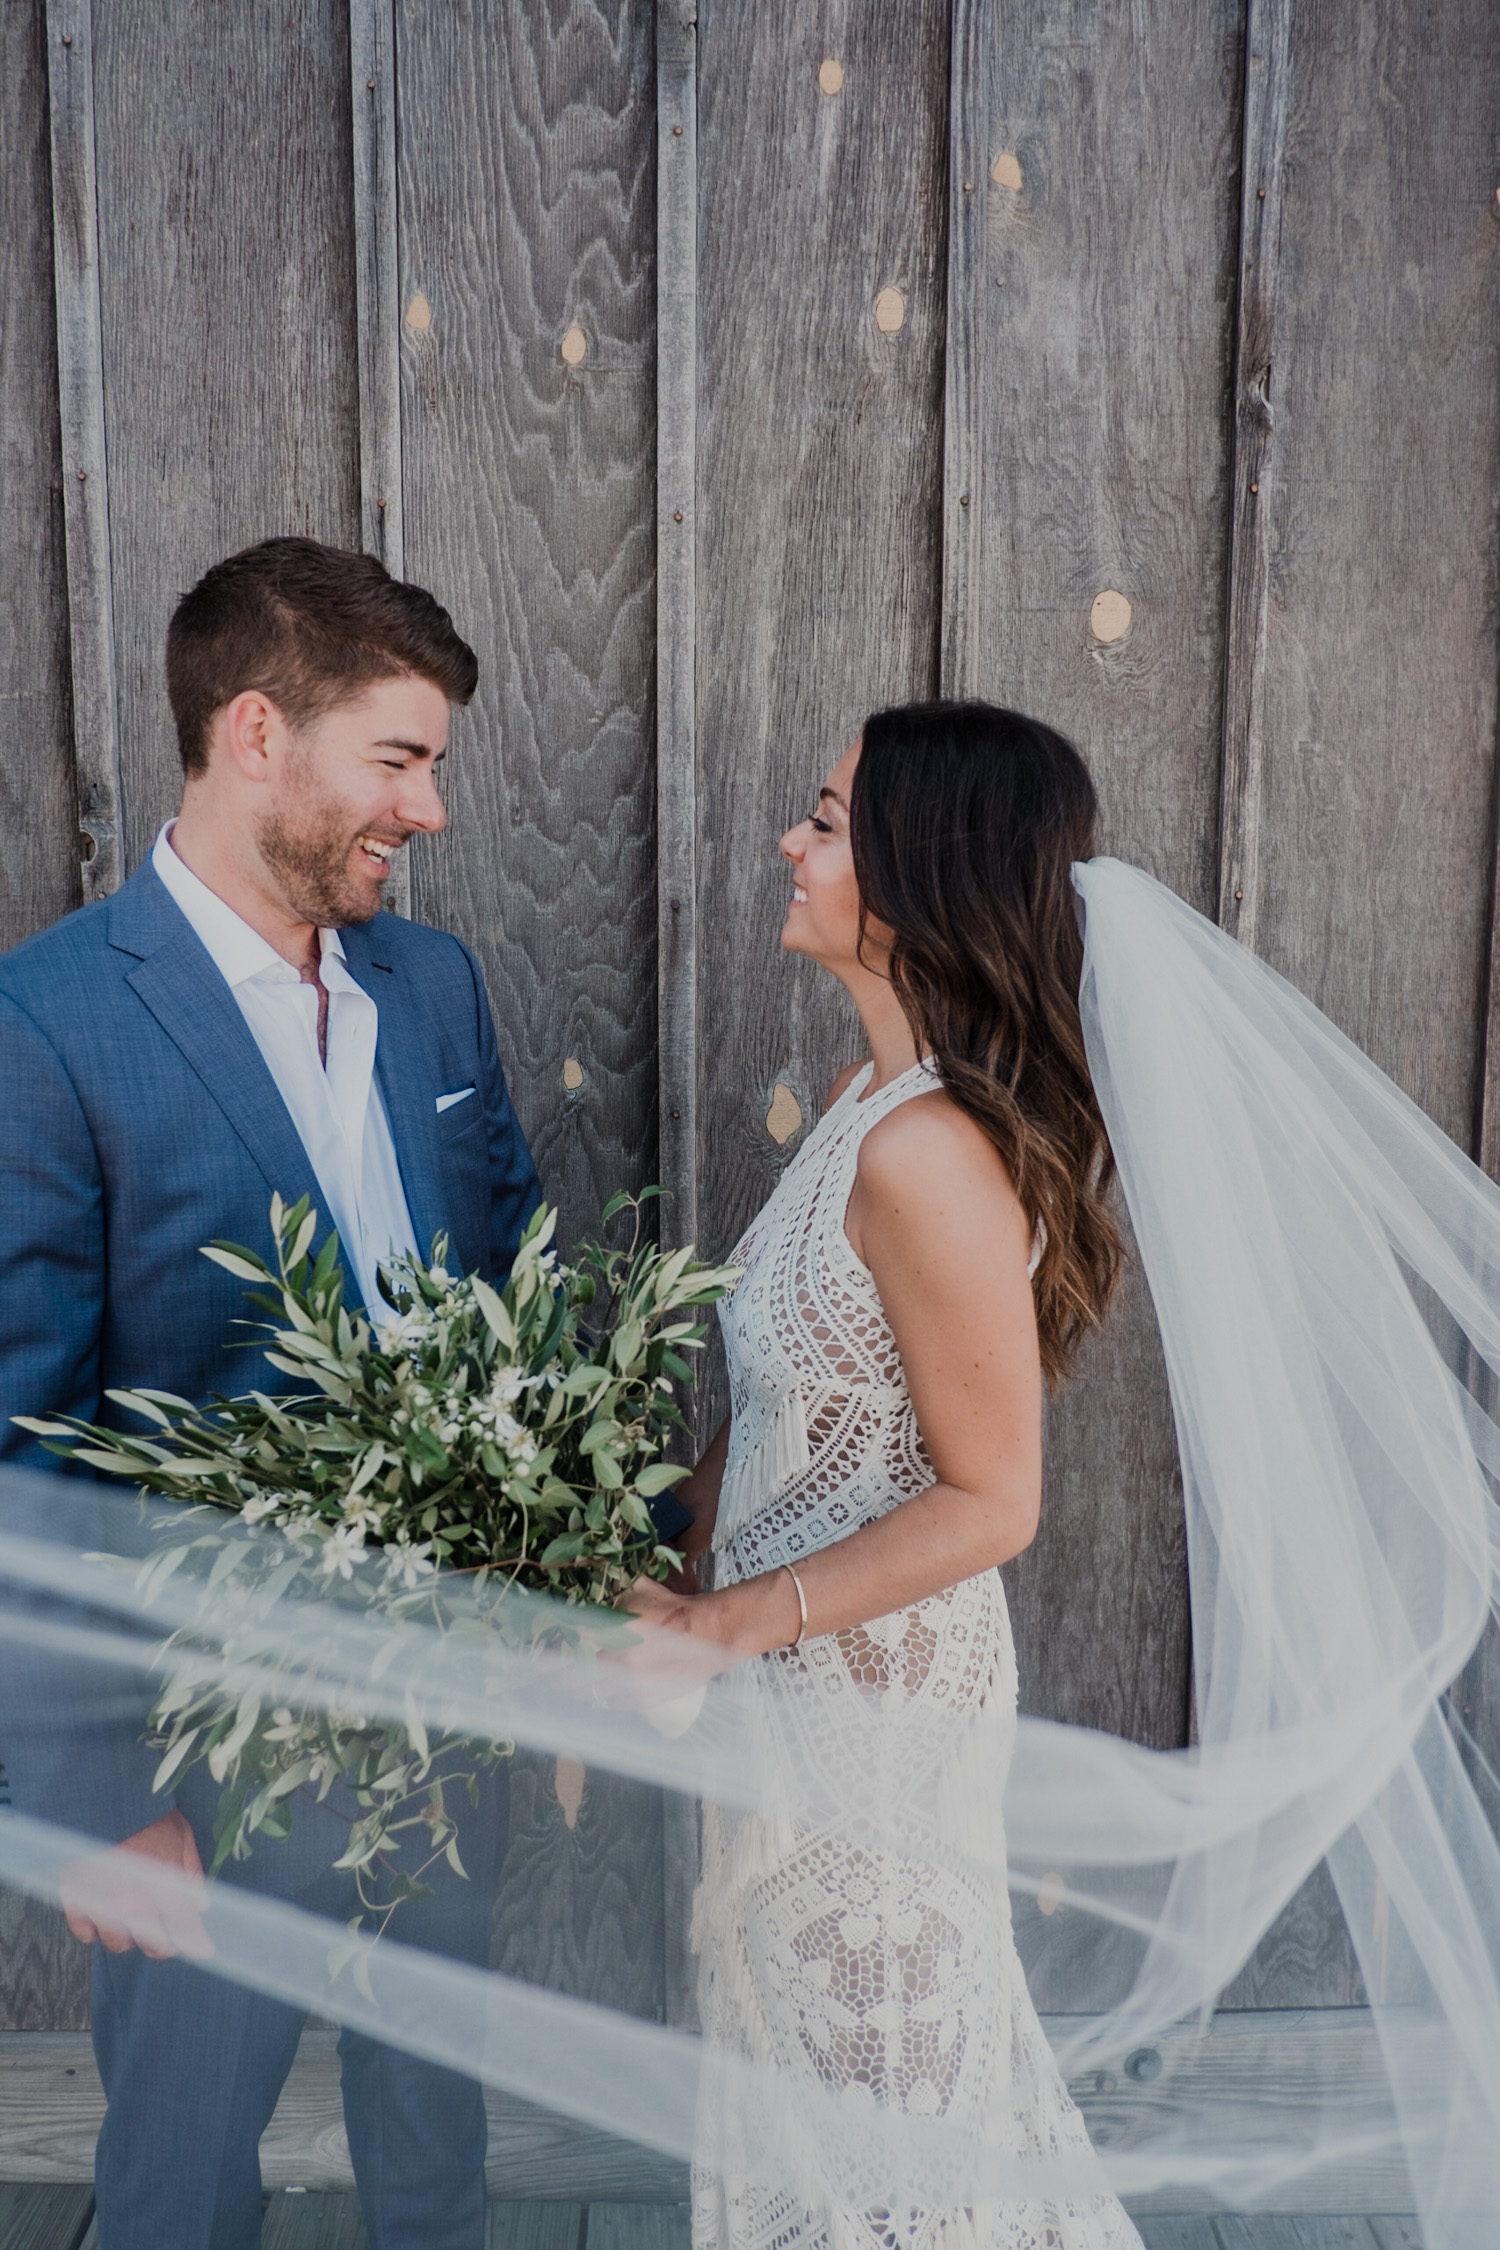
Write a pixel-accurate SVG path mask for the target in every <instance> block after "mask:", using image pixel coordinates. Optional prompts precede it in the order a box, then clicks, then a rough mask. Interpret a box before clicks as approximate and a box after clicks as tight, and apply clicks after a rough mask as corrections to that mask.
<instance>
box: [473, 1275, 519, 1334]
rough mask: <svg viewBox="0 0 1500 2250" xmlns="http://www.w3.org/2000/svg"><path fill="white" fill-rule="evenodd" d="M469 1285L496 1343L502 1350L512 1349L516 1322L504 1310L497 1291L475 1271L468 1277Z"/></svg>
mask: <svg viewBox="0 0 1500 2250" xmlns="http://www.w3.org/2000/svg"><path fill="white" fill-rule="evenodd" d="M469 1287H470V1288H471V1289H472V1290H473V1292H474V1302H475V1304H477V1305H478V1307H479V1310H480V1311H481V1313H483V1315H484V1324H485V1326H486V1328H488V1330H489V1332H490V1334H491V1335H492V1336H493V1337H494V1339H495V1341H496V1343H497V1344H498V1345H499V1346H500V1347H501V1349H502V1350H503V1351H507V1352H510V1351H514V1350H515V1347H516V1324H515V1322H514V1320H512V1318H511V1316H510V1314H509V1313H508V1312H507V1311H506V1309H505V1305H504V1302H503V1301H502V1299H501V1297H500V1294H499V1292H498V1291H497V1290H494V1289H492V1288H491V1287H490V1285H489V1283H488V1282H487V1281H481V1280H480V1278H479V1276H478V1274H477V1273H476V1274H474V1275H472V1276H471V1277H470V1281H469Z"/></svg>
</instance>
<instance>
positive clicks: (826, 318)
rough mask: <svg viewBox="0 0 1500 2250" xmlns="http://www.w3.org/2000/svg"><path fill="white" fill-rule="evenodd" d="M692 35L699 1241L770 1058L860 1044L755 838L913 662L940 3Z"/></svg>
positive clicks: (933, 624) (732, 1191) (722, 1230)
mask: <svg viewBox="0 0 1500 2250" xmlns="http://www.w3.org/2000/svg"><path fill="white" fill-rule="evenodd" d="M698 49H699V55H698V73H699V78H698V86H699V124H698V133H699V166H700V178H701V182H702V187H701V195H700V204H699V243H698V257H699V332H700V336H701V338H702V345H701V351H700V377H699V405H698V430H699V451H698V525H699V541H698V645H699V651H700V655H699V666H698V673H699V694H698V737H699V744H700V758H699V766H700V778H699V814H698V818H699V885H700V895H701V902H702V903H701V930H702V937H701V972H700V987H699V989H700V1001H699V1005H700V1008H701V1010H702V1016H703V1022H704V1025H705V1036H704V1039H703V1042H702V1048H701V1054H702V1063H701V1072H702V1075H701V1081H700V1095H699V1098H700V1103H701V1105H702V1106H701V1126H700V1133H699V1176H700V1189H699V1193H700V1199H701V1204H700V1232H701V1236H702V1239H703V1241H704V1243H705V1245H706V1246H707V1247H708V1248H709V1249H710V1250H711V1251H712V1252H714V1253H715V1254H716V1255H717V1254H719V1253H722V1252H723V1251H725V1250H727V1249H728V1248H729V1247H730V1245H731V1244H732V1243H733V1242H734V1240H735V1238H736V1236H737V1234H738V1233H739V1231H740V1229H741V1227H742V1226H743V1224H744V1222H745V1221H746V1220H747V1219H748V1218H749V1217H750V1215H751V1214H752V1212H753V1211H755V1210H756V1209H757V1208H758V1206H759V1205H760V1204H761V1203H762V1202H763V1201H764V1200H765V1198H766V1196H767V1195H768V1194H769V1192H770V1190H771V1189H772V1187H773V1186H774V1185H775V1182H776V1179H777V1177H778V1174H779V1172H780V1169H781V1167H782V1166H783V1164H784V1163H785V1162H786V1161H787V1159H788V1158H789V1157H790V1156H792V1155H793V1154H794V1153H795V1151H796V1149H797V1147H798V1146H799V1145H800V1135H793V1136H792V1138H791V1139H789V1140H788V1141H787V1142H785V1143H784V1144H778V1143H777V1142H776V1141H775V1140H773V1139H772V1137H771V1135H770V1133H769V1132H768V1131H767V1129H766V1122H765V1121H766V1115H767V1112H768V1110H769V1107H770V1102H771V1095H772V1089H773V1087H774V1086H775V1084H776V1083H777V1081H778V1080H780V1081H781V1082H783V1083H784V1084H786V1085H787V1086H788V1087H789V1088H790V1089H791V1091H792V1093H793V1094H794V1095H795V1097H796V1100H797V1102H798V1105H799V1107H800V1108H801V1110H802V1113H803V1116H804V1117H805V1118H807V1119H809V1120H810V1119H813V1118H816V1116H817V1115H818V1113H819V1111H820V1109H821V1107H822V1103H823V1096H824V1094H825V1092H826V1090H827V1087H828V1084H829V1081H830V1080H831V1079H832V1078H833V1076H834V1075H835V1073H836V1072H837V1071H838V1070H839V1068H840V1067H841V1066H842V1065H843V1064H844V1063H846V1062H848V1061H849V1060H850V1059H851V1057H853V1056H855V1055H857V1054H859V1053H860V1052H861V1051H862V1050H861V1046H860V1033H859V1029H858V1026H857V1024H856V1023H855V1022H854V1021H853V1018H852V1015H851V1013H850V1011H849V1009H848V1007H847V1005H846V1004H845V1002H844V1000H843V996H842V994H841V992H839V991H838V989H837V988H836V987H835V986H834V985H833V983H832V981H831V980H830V979H828V978H827V977H825V976H823V975H822V973H821V972H820V971H817V970H815V969H813V968H812V967H811V966H810V965H808V964H806V963H804V962H798V961H789V960H787V959H786V958H784V957H783V956H782V955H781V954H780V951H779V947H778V933H779V930H780V926H781V922H782V919H783V916H784V912H785V905H786V900H787V896H788V882H787V877H786V871H785V866H784V863H783V862H782V861H781V860H780V858H779V856H778V854H777V849H776V845H777V839H778V837H779V836H780V834H781V833H782V831H783V830H784V829H785V828H786V826H787V825H788V823H789V822H790V821H792V820H793V819H796V818H799V817H800V816H801V814H802V813H803V812H804V811H805V810H806V808H807V805H808V803H809V802H810V801H811V799H812V797H813V795H814V794H815V793H816V790H817V787H818V784H819V782H820V781H821V780H822V778H823V775H824V774H825V773H826V771H827V770H828V768H829V767H830V766H831V765H832V764H833V763H834V762H835V761H836V759H837V758H838V756H839V755H840V753H841V752H842V750H843V749H844V747H845V745H846V744H847V743H848V742H849V740H850V739H851V737H852V736H853V735H855V734H856V733H857V732H858V730H859V727H860V726H861V724H862V722H863V721H864V719H865V717H866V716H867V715H868V713H869V712H870V711H872V710H874V709H876V708H878V707H879V706H881V705H883V704H886V703H890V702H897V701H905V700H907V699H909V698H911V697H914V696H920V695H927V694H931V693H932V692H933V689H934V688H935V686H936V671H937V634H938V593H939V571H940V548H939V530H940V525H939V492H940V479H941V463H942V450H941V449H942V364H943V326H944V271H943V240H944V232H945V228H944V214H945V209H946V201H947V183H946V177H945V169H944V153H945V145H946V139H947V111H948V95H947V53H948V10H947V8H946V6H942V5H939V4H938V0H864V4H862V5H858V6H856V5H854V4H853V0H836V4H832V5H828V4H824V0H817V4H814V0H774V4H771V5H760V6H756V7H754V8H744V7H739V6H733V5H729V4H727V0H713V5H711V6H710V5H707V4H705V5H702V6H700V10H699V24H698ZM829 56H831V57H833V58H834V59H835V60H837V61H838V62H840V63H841V64H842V65H843V69H844V81H843V89H842V91H841V92H840V93H838V94H836V95H833V96H829V95H825V94H824V93H822V92H821V91H820V89H819V85H818V75H817V74H818V68H819V65H820V63H821V62H822V61H823V60H824V58H825V57H829ZM773 245H774V252H773V254H772V255H771V256H770V257H768V250H770V247H771V246H773ZM886 287H893V288H896V289H898V290H899V291H900V292H901V294H902V296H903V298H904V299H905V304H906V319H905V324H904V326H903V327H902V328H901V329H900V331H899V332H897V333H894V334H882V333H881V332H880V331H879V330H878V329H877V327H876V325H875V318H874V305H875V299H876V297H877V295H878V294H879V292H880V291H881V289H883V288H886ZM720 1396H722V1393H721V1392H717V1391H715V1392H713V1393H712V1395H711V1397H710V1400H709V1401H708V1403H707V1411H706V1413H705V1417H704V1426H705V1427H706V1428H712V1427H713V1426H714V1422H715V1420H716V1419H717V1416H716V1412H715V1407H716V1405H717V1400H718V1398H719V1397H720Z"/></svg>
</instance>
